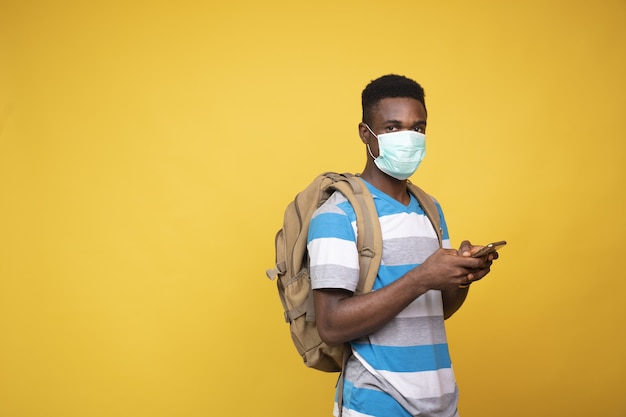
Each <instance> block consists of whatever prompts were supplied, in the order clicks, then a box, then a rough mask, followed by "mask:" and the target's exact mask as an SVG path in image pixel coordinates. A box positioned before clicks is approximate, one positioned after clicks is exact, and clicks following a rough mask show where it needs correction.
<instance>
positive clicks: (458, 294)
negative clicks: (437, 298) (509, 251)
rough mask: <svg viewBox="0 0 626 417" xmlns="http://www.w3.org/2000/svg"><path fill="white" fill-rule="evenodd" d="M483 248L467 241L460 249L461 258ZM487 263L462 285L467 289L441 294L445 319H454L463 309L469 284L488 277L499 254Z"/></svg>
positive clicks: (487, 257)
mask: <svg viewBox="0 0 626 417" xmlns="http://www.w3.org/2000/svg"><path fill="white" fill-rule="evenodd" d="M481 247H482V246H472V245H471V244H470V242H469V241H467V240H465V241H463V243H461V247H460V248H459V252H458V253H459V254H460V256H464V257H469V256H471V254H472V252H474V251H476V250H477V249H480V248H481ZM482 259H484V261H485V263H484V265H482V266H481V268H480V269H478V270H475V271H472V272H470V273H469V274H468V275H467V282H465V283H463V284H462V285H466V287H465V288H459V287H457V288H451V289H448V290H445V291H442V292H441V297H442V300H443V316H444V319H446V320H447V319H449V318H450V317H452V315H453V314H454V313H456V311H457V310H458V309H459V308H461V306H462V305H463V303H464V302H465V298H466V297H467V293H468V292H469V284H471V283H472V282H474V281H478V280H480V279H482V278H483V277H484V276H485V275H487V274H488V273H489V271H490V268H491V263H492V262H493V260H494V259H498V253H497V252H496V253H493V254H491V255H488V256H486V257H484V258H482Z"/></svg>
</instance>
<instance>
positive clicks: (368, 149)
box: [363, 123, 380, 161]
mask: <svg viewBox="0 0 626 417" xmlns="http://www.w3.org/2000/svg"><path fill="white" fill-rule="evenodd" d="M363 125H364V126H365V127H366V128H367V130H369V131H370V133H371V134H372V135H374V137H375V138H376V140H378V136H377V135H376V133H374V132H373V131H372V129H370V127H369V126H368V125H367V123H363ZM365 146H367V152H369V154H370V156H371V157H372V159H373V160H374V161H375V160H376V158H377V157H376V156H374V154H373V153H372V149H371V148H370V144H369V143H368V144H367V145H365ZM378 156H380V151H379V153H378Z"/></svg>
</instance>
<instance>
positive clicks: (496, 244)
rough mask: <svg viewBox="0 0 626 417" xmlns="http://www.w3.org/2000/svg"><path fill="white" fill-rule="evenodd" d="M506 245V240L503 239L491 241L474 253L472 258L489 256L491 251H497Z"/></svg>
mask: <svg viewBox="0 0 626 417" xmlns="http://www.w3.org/2000/svg"><path fill="white" fill-rule="evenodd" d="M504 245H506V241H504V240H501V241H500V242H493V243H490V244H488V245H486V246H483V247H482V248H480V249H478V251H477V252H476V253H473V254H472V258H481V257H483V256H487V255H489V254H490V253H494V252H495V251H497V250H498V249H500V248H501V247H502V246H504Z"/></svg>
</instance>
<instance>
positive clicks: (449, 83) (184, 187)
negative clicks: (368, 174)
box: [0, 0, 626, 417]
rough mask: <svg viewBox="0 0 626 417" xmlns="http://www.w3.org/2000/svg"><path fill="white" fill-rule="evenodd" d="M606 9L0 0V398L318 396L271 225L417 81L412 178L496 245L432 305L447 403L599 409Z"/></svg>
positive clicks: (621, 101)
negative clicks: (275, 269) (373, 96)
mask: <svg viewBox="0 0 626 417" xmlns="http://www.w3.org/2000/svg"><path fill="white" fill-rule="evenodd" d="M625 41H626V3H625V2H624V0H599V1H596V2H577V1H574V2H572V1H565V0H559V1H539V0H531V1H525V2H496V1H486V0H479V1H477V2H466V1H460V0H455V1H451V2H440V1H425V2H416V1H387V2H374V1H360V2H357V1H353V2H335V1H326V0H322V1H316V2H303V3H301V2H288V1H284V2H280V1H271V0H270V1H267V2H254V1H244V0H240V1H237V0H235V1H228V2H211V1H209V2H200V1H185V0H182V1H176V2H174V1H172V2H165V1H160V2H159V1H157V2H154V1H135V2H133V1H120V0H113V1H106V2H105V1H96V2H83V1H74V2H72V1H57V2H52V1H14V0H4V1H2V2H1V3H0V416H1V417H26V416H28V417H40V416H62V417H74V416H76V417H78V416H81V417H82V416H89V417H92V416H93V417H100V416H107V417H109V416H124V417H125V416H129V417H130V416H139V417H143V416H146V417H147V416H150V417H165V416H167V417H169V416H189V417H191V416H218V415H219V416H239V415H259V416H305V417H306V416H325V415H326V416H328V415H330V411H331V401H332V395H333V385H334V381H335V377H336V376H335V375H333V374H324V373H319V372H317V371H313V370H309V369H307V368H305V367H304V366H303V365H302V364H301V361H300V359H299V358H298V357H297V354H296V351H295V348H293V347H292V345H291V342H290V340H289V335H288V327H287V325H286V324H285V323H284V322H283V321H282V310H281V306H280V303H279V301H278V298H277V295H276V291H275V284H274V283H273V282H270V281H268V280H267V279H266V278H265V274H264V273H265V269H267V268H269V267H271V266H272V262H273V256H274V252H273V239H274V233H275V232H276V230H277V229H278V227H279V226H280V223H281V220H282V212H283V209H284V207H285V206H286V204H287V203H288V201H290V200H291V198H293V196H294V195H295V193H296V192H297V191H298V190H300V189H301V188H303V187H304V186H305V185H306V184H307V183H308V182H309V181H310V180H311V179H312V178H313V177H314V176H315V175H316V174H318V173H319V172H322V171H325V170H336V171H360V170H361V169H362V167H363V165H364V158H365V151H364V149H363V147H362V144H361V143H360V141H359V139H358V136H357V123H358V122H359V121H360V93H361V90H362V89H363V87H364V86H365V85H366V84H367V83H368V82H369V81H370V80H372V79H373V78H376V77H378V76H380V75H383V74H385V73H390V72H394V73H400V74H404V75H407V76H410V77H412V78H415V79H416V80H417V81H419V82H420V83H422V84H423V85H424V87H425V89H426V94H427V106H428V110H429V127H428V136H427V137H428V156H427V158H426V160H425V161H424V163H423V164H422V166H421V167H420V169H419V171H418V172H417V173H416V174H415V175H414V177H413V180H414V181H415V182H417V183H419V184H420V185H422V186H423V187H424V188H425V189H426V190H428V191H429V192H430V193H432V194H434V195H435V196H436V197H437V198H438V199H439V200H440V201H441V203H442V204H443V207H444V210H445V212H446V215H447V220H448V224H449V226H450V229H451V234H452V240H453V243H454V244H455V245H458V244H459V243H460V241H461V240H463V239H470V240H472V241H473V242H475V243H486V242H487V241H492V240H500V239H506V240H508V241H509V246H508V247H507V248H505V249H503V250H502V257H501V260H500V261H499V262H498V264H497V265H496V266H495V267H494V270H493V272H492V275H491V276H490V277H489V278H488V279H485V280H484V281H483V282H481V283H479V284H476V285H474V286H473V287H472V291H471V295H470V298H469V299H468V301H467V302H466V304H465V306H464V307H463V309H462V310H461V311H460V312H459V313H457V315H456V316H455V317H453V318H452V319H450V320H449V321H448V330H449V339H450V347H451V353H452V358H453V361H454V366H455V370H456V373H457V378H458V382H459V386H460V390H461V400H460V411H461V415H462V416H463V417H502V416H508V417H516V416H546V417H553V416H572V417H573V416H590V415H593V416H605V417H606V416H614V417H623V416H626V397H625V396H624V382H623V381H624V372H626V358H625V351H626V335H625V332H624V320H625V319H626V303H625V302H624V297H625V296H626V280H625V278H626V276H625V274H624V256H623V254H622V252H623V251H624V250H623V249H622V246H623V235H624V231H625V222H624V212H625V210H626V204H625V201H624V200H625V196H624V180H625V179H626V170H625V168H624V166H625V165H624V160H625V157H626V135H625V134H624V126H625V125H624V120H625V119H624V114H625V112H626V94H625V92H626V81H625V79H626V77H625V76H624V75H625V74H626V49H625V47H626V42H625Z"/></svg>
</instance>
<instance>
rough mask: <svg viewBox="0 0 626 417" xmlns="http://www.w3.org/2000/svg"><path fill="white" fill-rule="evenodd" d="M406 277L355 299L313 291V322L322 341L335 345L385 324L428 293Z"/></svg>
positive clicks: (344, 293) (337, 292) (343, 293)
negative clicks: (314, 321) (314, 313)
mask: <svg viewBox="0 0 626 417" xmlns="http://www.w3.org/2000/svg"><path fill="white" fill-rule="evenodd" d="M408 275H410V273H409V274H407V275H405V276H404V277H402V278H400V279H399V280H397V281H395V282H394V283H392V284H390V285H388V286H386V287H384V288H381V289H379V290H377V291H374V292H369V293H367V294H361V295H356V296H353V295H352V294H351V293H349V292H347V291H342V290H316V291H315V292H314V297H315V304H316V312H317V313H316V315H317V320H316V321H317V326H318V331H319V333H320V336H321V337H322V340H324V341H325V342H326V343H328V344H331V345H339V344H341V343H345V342H348V341H350V340H354V339H358V338H359V337H361V336H364V335H367V334H371V333H373V332H375V331H376V330H378V329H380V328H382V327H383V326H384V325H386V324H387V323H389V322H390V321H391V320H392V319H393V318H394V317H396V316H397V315H398V314H399V313H400V312H401V311H402V310H404V309H405V308H406V307H407V306H408V305H409V304H410V303H411V302H413V301H414V300H415V299H416V298H417V297H419V296H420V295H422V294H424V293H425V292H426V291H427V290H428V289H427V288H425V287H423V286H421V285H419V282H418V283H416V280H415V279H414V277H411V276H408Z"/></svg>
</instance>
